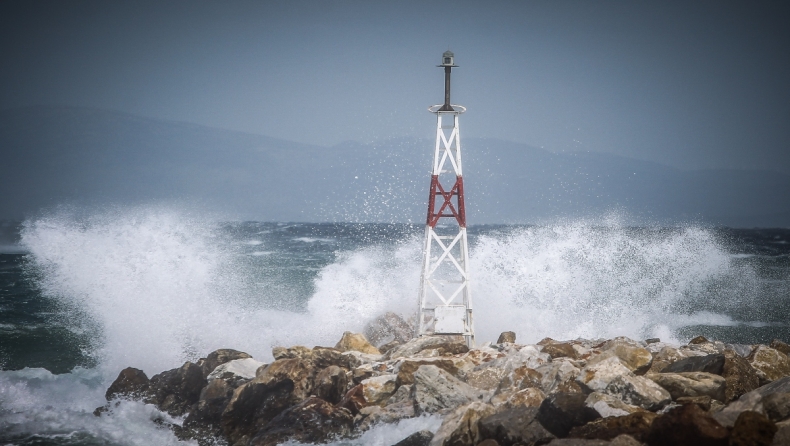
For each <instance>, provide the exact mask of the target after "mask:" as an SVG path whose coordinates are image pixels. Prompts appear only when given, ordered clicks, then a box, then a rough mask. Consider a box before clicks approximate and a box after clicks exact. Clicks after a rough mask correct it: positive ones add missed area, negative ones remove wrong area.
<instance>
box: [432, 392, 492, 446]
mask: <svg viewBox="0 0 790 446" xmlns="http://www.w3.org/2000/svg"><path fill="white" fill-rule="evenodd" d="M493 413H494V407H493V406H491V405H488V404H485V403H483V402H480V401H474V402H471V403H469V404H466V405H464V406H461V407H458V408H456V409H455V410H454V411H453V412H452V413H450V414H449V415H447V416H445V417H444V421H442V425H441V427H439V430H438V431H436V434H435V435H434V436H433V439H432V440H431V443H430V446H456V445H458V446H460V445H475V444H478V443H479V442H480V441H481V440H482V438H481V436H480V431H479V428H478V422H479V421H480V419H481V418H484V417H487V416H489V415H491V414H493Z"/></svg>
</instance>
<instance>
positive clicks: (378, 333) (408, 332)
mask: <svg viewBox="0 0 790 446" xmlns="http://www.w3.org/2000/svg"><path fill="white" fill-rule="evenodd" d="M362 332H363V334H364V335H365V337H366V338H367V339H368V341H369V342H370V343H371V344H373V345H375V346H376V347H381V346H382V345H385V344H388V343H390V342H399V343H404V342H406V341H408V340H410V339H412V338H413V337H414V327H412V326H411V324H409V323H408V322H406V321H405V320H404V319H403V318H402V317H400V316H399V315H397V314H395V313H393V312H391V311H388V312H387V313H384V314H382V315H381V316H379V317H377V318H375V319H373V320H372V321H370V322H369V323H368V324H367V325H366V326H365V329H364V330H363V331H362Z"/></svg>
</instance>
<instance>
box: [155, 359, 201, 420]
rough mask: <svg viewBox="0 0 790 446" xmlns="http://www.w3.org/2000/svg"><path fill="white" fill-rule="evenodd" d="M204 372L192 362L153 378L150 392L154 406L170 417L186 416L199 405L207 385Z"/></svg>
mask: <svg viewBox="0 0 790 446" xmlns="http://www.w3.org/2000/svg"><path fill="white" fill-rule="evenodd" d="M206 384H207V383H206V379H205V378H204V376H203V370H202V369H201V367H200V366H198V365H196V364H193V363H191V362H185V363H184V365H182V366H181V367H179V368H177V369H172V370H168V371H166V372H162V373H159V374H157V375H154V376H152V377H151V381H150V383H149V392H150V395H151V398H152V401H153V402H154V404H156V406H157V407H159V409H161V410H163V411H165V412H167V413H169V414H170V415H184V414H185V413H186V412H187V411H188V410H189V409H190V408H191V406H192V405H194V404H197V402H198V399H199V398H200V391H201V390H202V389H203V387H204V386H205V385H206Z"/></svg>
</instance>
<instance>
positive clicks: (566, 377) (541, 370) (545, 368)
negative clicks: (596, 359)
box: [535, 359, 582, 395]
mask: <svg viewBox="0 0 790 446" xmlns="http://www.w3.org/2000/svg"><path fill="white" fill-rule="evenodd" d="M535 371H536V372H537V373H538V374H539V375H540V376H541V378H540V387H541V389H542V390H543V391H544V392H545V393H546V394H547V395H549V394H552V393H556V392H577V393H581V392H582V387H581V386H580V385H579V384H578V383H577V382H576V380H577V378H578V376H579V374H580V373H581V371H580V370H579V369H578V368H576V367H575V366H574V365H573V364H571V363H570V362H569V361H563V360H559V359H558V360H556V361H553V362H550V363H548V364H544V365H542V366H540V367H538V368H537V369H535Z"/></svg>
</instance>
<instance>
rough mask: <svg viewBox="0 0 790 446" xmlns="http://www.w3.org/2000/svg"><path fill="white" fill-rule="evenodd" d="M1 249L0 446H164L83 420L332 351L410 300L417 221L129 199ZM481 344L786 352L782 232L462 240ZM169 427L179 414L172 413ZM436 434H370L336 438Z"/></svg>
mask: <svg viewBox="0 0 790 446" xmlns="http://www.w3.org/2000/svg"><path fill="white" fill-rule="evenodd" d="M2 229H3V231H2V232H3V233H4V234H5V236H4V237H2V238H0V444H14V445H17V444H18V445H166V444H175V443H178V441H177V439H176V438H175V437H174V436H173V435H172V434H171V433H170V431H169V430H167V429H166V428H162V427H160V426H159V425H157V424H156V423H153V422H152V421H151V420H152V419H153V418H156V417H159V416H161V414H158V412H157V410H156V409H155V408H153V407H152V406H146V405H143V404H140V403H132V402H130V403H124V404H122V405H121V406H120V407H119V408H118V409H117V410H115V411H114V413H113V414H112V415H110V416H103V417H95V416H94V415H93V414H92V412H93V410H94V409H95V408H96V407H98V406H100V405H102V404H103V403H104V392H105V390H106V388H107V386H108V385H109V383H110V382H112V380H113V379H114V378H115V377H116V376H117V375H118V372H119V371H120V370H121V369H122V368H124V367H127V366H134V367H137V368H141V369H143V370H144V371H145V372H146V373H147V374H148V375H149V376H151V375H153V374H156V373H158V372H160V371H163V370H166V369H170V368H174V367H177V366H179V365H181V364H182V363H183V362H184V361H186V360H195V359H197V358H199V357H201V356H205V355H206V354H207V353H209V352H211V351H212V350H215V349H217V348H235V349H238V350H243V351H246V352H248V353H250V354H252V355H253V356H254V357H256V358H257V359H259V360H263V361H267V360H269V359H271V348H272V347H273V346H277V345H295V344H302V345H307V346H313V345H326V346H333V345H334V344H335V343H336V342H337V340H338V339H339V338H340V336H341V334H342V332H343V331H346V330H350V331H361V330H362V328H363V327H364V325H365V324H366V323H367V321H369V320H371V319H372V318H374V317H376V316H377V315H379V314H382V313H384V312H385V311H395V312H397V313H400V314H402V315H404V316H406V317H408V316H409V315H411V314H413V313H414V312H415V311H416V307H417V291H418V281H419V269H420V259H421V251H420V250H421V237H422V234H423V227H422V226H420V225H406V224H403V225H399V224H347V223H346V224H339V223H331V224H330V223H327V224H302V223H259V222H228V221H223V220H222V219H221V218H219V219H218V218H212V217H207V216H206V215H203V214H201V213H199V212H188V211H183V210H175V209H168V208H166V207H156V206H147V207H146V206H141V207H132V208H114V209H106V210H102V211H91V212H88V211H80V212H76V211H73V210H72V211H68V210H61V211H56V212H52V213H50V214H47V215H43V216H40V217H37V218H33V219H30V220H28V221H25V222H22V223H19V224H16V223H5V224H4V226H3V227H2ZM469 234H470V251H471V254H470V257H471V260H470V261H471V273H470V274H471V279H472V285H471V290H472V299H473V301H474V306H475V325H476V332H477V338H478V343H481V342H486V341H494V340H496V337H497V336H498V335H499V333H500V332H502V331H505V330H512V331H515V332H516V333H517V337H518V340H519V342H523V343H528V342H536V341H538V340H540V339H541V338H543V337H546V336H550V337H553V338H555V339H572V338H577V337H583V338H606V337H613V336H619V335H625V336H630V337H632V338H637V339H644V338H650V337H659V338H661V339H662V340H664V341H671V342H685V341H687V340H688V339H690V338H691V337H693V336H695V335H699V334H702V335H705V336H708V337H711V338H716V339H719V340H722V341H726V342H733V343H757V342H763V343H766V342H769V341H770V340H771V339H773V338H780V339H784V340H785V341H788V340H790V320H789V319H788V311H789V310H790V230H788V229H728V228H710V227H702V226H695V225H693V224H690V225H687V226H682V227H674V228H659V227H629V226H626V225H624V224H622V223H621V222H620V220H619V219H618V218H616V217H612V218H608V219H603V220H596V221H583V220H574V221H560V222H557V223H555V224H552V225H545V226H519V225H505V226H473V227H470V228H469ZM175 421H176V422H177V421H178V420H175ZM424 428H429V429H434V430H435V429H436V428H438V420H437V419H435V418H431V417H424V418H418V419H414V420H405V421H403V422H402V423H401V424H398V425H389V426H380V427H378V428H374V429H373V430H371V431H369V432H368V433H366V434H365V435H366V436H365V437H363V438H362V439H359V440H356V441H354V442H352V443H349V444H360V445H361V444H369V445H379V444H380V445H385V446H386V445H390V444H393V443H396V442H397V441H399V440H400V439H402V438H404V437H405V436H407V435H408V434H410V433H412V432H414V431H417V430H420V429H424Z"/></svg>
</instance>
